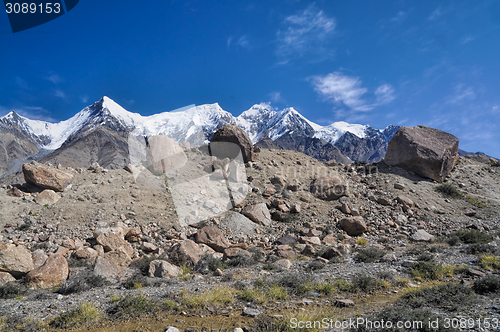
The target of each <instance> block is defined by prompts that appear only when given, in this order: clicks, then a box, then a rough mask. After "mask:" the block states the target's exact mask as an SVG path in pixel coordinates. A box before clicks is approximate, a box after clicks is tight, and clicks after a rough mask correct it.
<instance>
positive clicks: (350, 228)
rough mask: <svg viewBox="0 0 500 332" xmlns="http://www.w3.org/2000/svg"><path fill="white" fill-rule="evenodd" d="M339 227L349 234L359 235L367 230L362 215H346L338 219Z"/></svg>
mask: <svg viewBox="0 0 500 332" xmlns="http://www.w3.org/2000/svg"><path fill="white" fill-rule="evenodd" d="M340 227H341V228H342V229H343V230H344V231H346V233H347V234H348V235H349V236H359V235H362V234H363V233H365V232H366V231H367V230H368V227H367V226H366V223H365V220H364V219H363V217H361V216H358V217H346V218H342V219H341V220H340Z"/></svg>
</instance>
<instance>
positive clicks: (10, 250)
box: [0, 243, 35, 278]
mask: <svg viewBox="0 0 500 332" xmlns="http://www.w3.org/2000/svg"><path fill="white" fill-rule="evenodd" d="M34 268H35V266H34V265H33V259H32V258H31V252H30V251H29V250H28V249H26V248H25V247H23V246H16V245H14V244H9V243H2V244H0V272H8V273H10V274H12V276H13V277H15V278H20V277H23V276H24V275H25V274H26V273H28V272H29V271H31V270H33V269H34Z"/></svg>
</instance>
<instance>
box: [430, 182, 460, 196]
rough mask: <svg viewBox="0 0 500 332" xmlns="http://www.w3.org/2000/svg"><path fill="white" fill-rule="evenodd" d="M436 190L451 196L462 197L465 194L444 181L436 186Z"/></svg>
mask: <svg viewBox="0 0 500 332" xmlns="http://www.w3.org/2000/svg"><path fill="white" fill-rule="evenodd" d="M436 191H437V192H440V193H441V194H443V196H445V197H450V198H461V197H463V195H464V194H462V193H461V192H460V191H459V190H458V189H457V188H455V187H454V186H453V185H451V184H449V183H444V184H441V185H439V186H437V187H436Z"/></svg>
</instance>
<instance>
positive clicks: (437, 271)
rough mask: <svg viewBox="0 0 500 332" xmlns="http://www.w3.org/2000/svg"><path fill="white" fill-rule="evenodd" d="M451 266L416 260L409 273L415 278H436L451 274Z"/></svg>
mask: <svg viewBox="0 0 500 332" xmlns="http://www.w3.org/2000/svg"><path fill="white" fill-rule="evenodd" d="M453 271H454V269H453V267H448V266H443V265H441V264H439V263H435V262H432V261H431V262H429V261H418V262H415V263H414V264H413V266H412V267H411V274H412V276H413V278H415V279H417V280H438V279H441V278H443V277H445V276H452V275H453Z"/></svg>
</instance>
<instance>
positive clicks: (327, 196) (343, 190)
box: [309, 174, 348, 201]
mask: <svg viewBox="0 0 500 332" xmlns="http://www.w3.org/2000/svg"><path fill="white" fill-rule="evenodd" d="M309 189H310V191H311V193H312V194H313V195H314V196H315V197H316V198H319V199H322V200H325V201H331V200H335V199H339V198H340V197H342V196H345V195H347V190H348V185H347V182H346V180H345V179H344V178H343V177H342V176H341V175H340V174H337V175H329V176H322V177H318V178H316V179H315V180H314V181H313V182H312V183H311V185H310V187H309Z"/></svg>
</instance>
